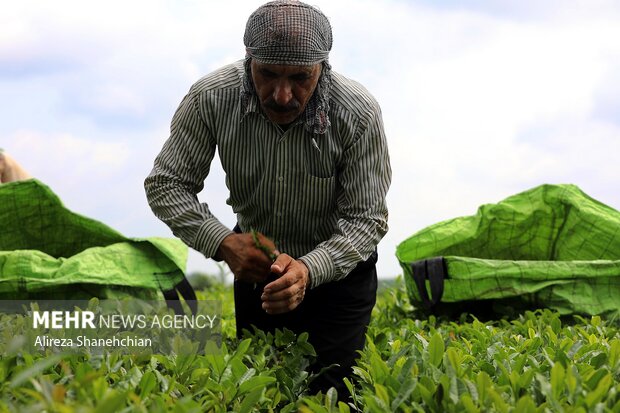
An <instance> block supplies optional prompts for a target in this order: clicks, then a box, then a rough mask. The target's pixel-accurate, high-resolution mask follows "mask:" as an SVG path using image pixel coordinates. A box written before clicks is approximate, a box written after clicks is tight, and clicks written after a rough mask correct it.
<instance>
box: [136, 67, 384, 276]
mask: <svg viewBox="0 0 620 413" xmlns="http://www.w3.org/2000/svg"><path fill="white" fill-rule="evenodd" d="M242 77H243V62H242V61H239V62H236V63H235V64H232V65H228V66H225V67H223V68H221V69H219V70H217V71H215V72H213V73H211V74H209V75H207V76H205V77H203V78H202V79H200V80H199V81H198V82H196V83H195V84H194V85H193V86H192V87H191V89H190V91H189V93H188V94H187V95H186V96H185V98H184V99H183V101H182V102H181V104H180V106H179V108H178V109H177V111H176V113H175V115H174V118H173V119H172V125H171V133H170V137H169V139H168V140H167V141H166V143H165V144H164V147H163V149H162V151H161V153H160V154H159V155H158V156H157V158H156V159H155V165H154V168H153V170H152V172H151V174H150V175H149V176H148V177H147V179H146V181H145V189H146V194H147V199H148V202H149V204H150V206H151V208H152V209H153V212H154V213H155V215H156V216H157V217H158V218H160V219H161V220H162V221H164V222H165V223H166V224H167V225H168V226H169V227H170V228H171V229H172V231H173V233H174V234H175V235H176V236H177V237H179V238H180V239H181V240H183V241H184V242H185V243H186V244H187V245H189V246H190V247H192V248H194V249H196V250H197V251H200V252H202V253H203V254H204V255H205V256H206V257H213V256H215V254H216V251H217V249H218V247H219V245H220V243H221V242H222V240H223V239H224V238H225V237H226V236H227V235H229V234H231V233H232V231H231V230H230V229H229V228H227V227H226V226H224V225H223V224H222V223H221V222H220V221H219V220H218V219H217V218H216V217H215V216H213V214H212V213H211V212H210V211H209V207H208V205H207V204H205V203H200V201H199V200H198V198H197V194H198V193H199V192H200V191H201V190H202V188H203V185H204V180H205V178H206V177H207V174H208V173H209V168H210V164H211V161H212V159H213V157H214V155H215V151H216V150H217V151H218V155H219V157H220V159H221V162H222V167H223V169H224V171H225V173H226V186H227V187H228V189H229V191H230V197H229V198H228V200H227V203H228V204H229V205H230V206H231V207H232V209H233V211H234V212H235V213H236V214H237V220H238V223H239V226H240V228H241V229H242V231H244V232H247V231H249V230H250V229H251V228H254V229H256V230H257V231H260V232H262V233H263V234H265V235H266V236H267V237H269V238H271V239H272V240H273V241H274V242H275V244H276V246H277V248H278V250H279V251H281V252H284V253H287V254H289V255H291V256H292V257H294V258H298V259H300V260H302V261H303V262H304V263H305V264H306V266H307V267H308V269H309V275H310V287H311V288H313V287H316V286H318V285H321V284H323V283H326V282H329V281H335V280H339V279H342V278H344V277H346V275H347V274H348V273H349V272H350V271H351V270H352V269H353V268H354V267H355V265H356V264H357V263H358V262H360V261H363V260H366V259H367V258H368V257H369V256H370V254H371V253H372V252H373V251H374V250H375V248H376V245H377V244H378V243H379V241H380V240H381V238H383V236H384V235H385V233H386V232H387V229H388V226H387V216H388V213H387V207H386V202H385V195H386V192H387V190H388V187H389V185H390V181H391V168H390V161H389V156H388V149H387V142H386V139H385V133H384V130H383V122H382V119H381V110H380V108H379V105H378V104H377V102H376V101H375V99H374V98H373V97H372V96H371V95H370V94H369V93H368V92H367V91H366V89H365V88H364V87H363V86H361V85H360V84H359V83H356V82H354V81H352V80H349V79H347V78H345V77H343V76H341V75H339V74H337V73H335V72H332V89H331V92H330V93H331V95H330V110H329V119H330V121H331V127H330V128H329V129H328V130H327V132H326V133H325V134H321V135H319V134H313V133H310V132H308V131H307V130H306V129H304V125H303V123H302V122H301V121H298V122H297V123H294V124H293V125H290V126H289V128H288V129H287V130H286V131H283V130H282V128H280V126H278V125H277V124H275V123H273V122H271V121H270V120H269V119H268V118H267V117H266V116H265V115H264V114H263V113H262V111H261V109H260V104H259V102H258V98H257V97H256V95H254V97H253V98H252V99H250V101H249V103H248V105H247V106H246V107H245V108H244V107H243V105H242V102H241V99H240V90H241V82H242ZM303 118H304V116H303V115H302V116H300V119H303Z"/></svg>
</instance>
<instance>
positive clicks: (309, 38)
mask: <svg viewBox="0 0 620 413" xmlns="http://www.w3.org/2000/svg"><path fill="white" fill-rule="evenodd" d="M243 43H244V45H245V50H246V58H245V75H244V79H243V88H242V91H241V96H242V100H243V102H244V103H247V101H248V100H249V99H250V97H251V96H252V95H253V94H254V93H255V92H254V86H253V85H252V76H251V72H250V62H251V60H252V59H256V61H258V62H260V63H265V64H280V65H302V66H311V65H315V64H317V63H321V64H322V66H323V67H322V70H321V76H320V77H319V81H318V84H317V87H316V89H315V91H314V95H313V96H312V98H311V99H310V100H309V101H308V104H307V105H306V108H305V111H304V113H305V116H306V119H305V126H306V129H307V130H308V131H310V132H312V133H319V134H322V133H325V131H326V130H327V128H328V127H329V125H330V122H329V117H328V116H327V113H328V112H329V90H330V86H331V66H330V65H329V63H328V56H329V51H330V50H331V48H332V28H331V25H330V24H329V21H328V20H327V17H325V15H324V14H323V13H322V12H321V11H320V10H318V9H316V8H314V7H312V6H310V5H308V4H305V3H302V2H300V1H295V0H277V1H272V2H269V3H266V4H264V5H262V6H261V7H259V8H258V9H257V10H256V11H255V12H254V13H252V15H251V16H250V18H249V19H248V22H247V25H246V28H245V34H244V36H243Z"/></svg>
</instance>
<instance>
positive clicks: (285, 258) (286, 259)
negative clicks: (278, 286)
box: [271, 254, 293, 275]
mask: <svg viewBox="0 0 620 413" xmlns="http://www.w3.org/2000/svg"><path fill="white" fill-rule="evenodd" d="M292 261H293V257H291V256H290V255H288V254H278V258H276V260H275V261H274V262H273V264H271V272H272V273H274V274H276V275H282V274H284V272H285V271H286V267H288V266H289V265H290V263H291V262H292Z"/></svg>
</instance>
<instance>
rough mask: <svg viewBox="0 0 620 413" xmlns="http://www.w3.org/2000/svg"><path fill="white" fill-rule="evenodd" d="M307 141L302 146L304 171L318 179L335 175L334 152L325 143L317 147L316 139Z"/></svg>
mask: <svg viewBox="0 0 620 413" xmlns="http://www.w3.org/2000/svg"><path fill="white" fill-rule="evenodd" d="M308 141H309V142H307V143H306V145H305V147H304V169H305V171H306V173H307V174H308V175H309V176H311V177H315V178H320V179H328V178H333V177H334V176H335V175H336V154H335V153H334V152H333V151H331V150H330V148H329V147H328V146H327V145H322V146H323V148H321V149H319V146H318V144H316V141H314V142H313V141H312V140H310V139H309V140H308ZM315 144H316V146H315Z"/></svg>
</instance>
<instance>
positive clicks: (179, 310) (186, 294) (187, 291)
mask: <svg viewBox="0 0 620 413" xmlns="http://www.w3.org/2000/svg"><path fill="white" fill-rule="evenodd" d="M162 293H163V294H164V298H165V299H166V305H167V306H168V308H172V309H173V310H174V312H175V314H183V307H181V301H180V300H179V294H181V297H183V299H184V300H185V302H186V303H187V305H188V306H189V308H190V309H191V310H192V314H194V315H196V312H197V311H198V304H197V303H196V293H195V292H194V288H193V287H192V285H191V284H190V283H189V281H187V278H185V276H184V277H183V279H182V280H181V281H180V282H179V283H178V284H177V285H175V286H174V287H173V288H172V289H171V290H168V291H162Z"/></svg>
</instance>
